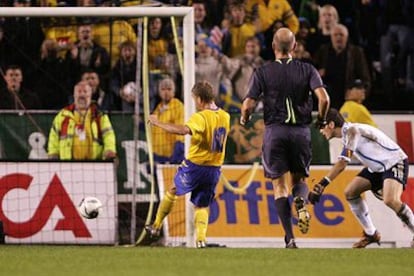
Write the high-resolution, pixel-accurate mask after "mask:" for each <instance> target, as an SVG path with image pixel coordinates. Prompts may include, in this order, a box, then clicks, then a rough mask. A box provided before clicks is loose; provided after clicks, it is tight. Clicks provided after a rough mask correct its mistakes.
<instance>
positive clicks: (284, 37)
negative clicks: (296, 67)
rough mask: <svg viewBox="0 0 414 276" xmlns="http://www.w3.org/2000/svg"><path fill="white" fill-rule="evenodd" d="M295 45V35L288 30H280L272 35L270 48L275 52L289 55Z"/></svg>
mask: <svg viewBox="0 0 414 276" xmlns="http://www.w3.org/2000/svg"><path fill="white" fill-rule="evenodd" d="M295 45H296V39H295V35H294V34H293V33H292V31H291V30H289V29H288V28H280V29H279V30H277V31H276V32H275V34H274V35H273V42H272V47H273V50H274V51H276V52H280V53H281V54H289V53H290V52H291V51H292V50H293V49H294V48H295Z"/></svg>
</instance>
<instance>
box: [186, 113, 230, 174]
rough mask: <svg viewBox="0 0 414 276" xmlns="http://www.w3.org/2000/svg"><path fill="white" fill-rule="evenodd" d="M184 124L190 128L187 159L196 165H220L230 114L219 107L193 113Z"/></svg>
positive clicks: (222, 160) (224, 150) (224, 149)
mask: <svg viewBox="0 0 414 276" xmlns="http://www.w3.org/2000/svg"><path fill="white" fill-rule="evenodd" d="M186 126H187V127H188V128H189V129H190V130H191V142H190V149H189V153H188V156H187V159H188V160H190V161H191V162H193V163H194V164H197V165H203V166H221V165H222V164H223V162H224V156H225V152H226V142H227V137H228V134H229V131H230V115H229V113H227V112H226V111H224V110H223V109H221V108H217V109H215V110H213V109H204V110H202V111H199V112H197V113H194V114H193V115H192V116H191V117H190V119H189V120H188V122H187V123H186Z"/></svg>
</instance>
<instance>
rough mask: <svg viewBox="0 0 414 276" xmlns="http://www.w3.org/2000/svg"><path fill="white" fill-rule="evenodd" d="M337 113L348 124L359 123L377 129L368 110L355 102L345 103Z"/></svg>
mask: <svg viewBox="0 0 414 276" xmlns="http://www.w3.org/2000/svg"><path fill="white" fill-rule="evenodd" d="M339 113H341V115H342V116H343V117H344V119H345V121H347V122H349V123H360V124H367V125H371V126H373V127H378V126H377V124H376V123H375V122H374V120H373V119H372V115H371V113H370V112H369V111H368V109H367V108H366V107H365V106H364V105H363V104H360V103H357V102H355V101H345V103H344V104H343V105H342V107H341V109H340V110H339Z"/></svg>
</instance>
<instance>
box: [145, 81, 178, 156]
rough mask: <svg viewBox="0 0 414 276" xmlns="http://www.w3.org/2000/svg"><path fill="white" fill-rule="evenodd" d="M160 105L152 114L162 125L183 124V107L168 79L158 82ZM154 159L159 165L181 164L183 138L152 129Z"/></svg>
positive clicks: (173, 85)
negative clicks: (166, 163)
mask: <svg viewBox="0 0 414 276" xmlns="http://www.w3.org/2000/svg"><path fill="white" fill-rule="evenodd" d="M158 95H159V97H160V100H161V101H160V103H159V104H158V105H157V107H156V108H155V110H154V112H153V114H154V115H157V117H158V120H159V121H160V122H164V123H171V124H176V125H180V124H181V125H182V124H184V105H183V103H182V102H181V101H180V100H179V99H177V98H175V97H174V96H175V83H174V81H173V80H172V79H171V78H170V77H167V78H164V79H162V80H161V81H160V82H159V85H158ZM152 139H153V147H154V154H155V155H154V159H155V160H156V161H158V162H160V163H165V162H168V163H181V161H182V160H183V159H184V136H179V135H175V134H171V133H169V132H166V131H164V130H163V129H161V128H155V127H154V128H152Z"/></svg>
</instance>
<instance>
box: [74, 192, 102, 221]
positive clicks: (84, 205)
mask: <svg viewBox="0 0 414 276" xmlns="http://www.w3.org/2000/svg"><path fill="white" fill-rule="evenodd" d="M100 212H102V203H101V201H100V200H99V199H97V198H96V197H92V196H88V197H85V198H83V199H82V201H81V202H80V203H79V213H80V214H81V216H82V217H84V218H87V219H94V218H97V217H98V216H99V213H100Z"/></svg>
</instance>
